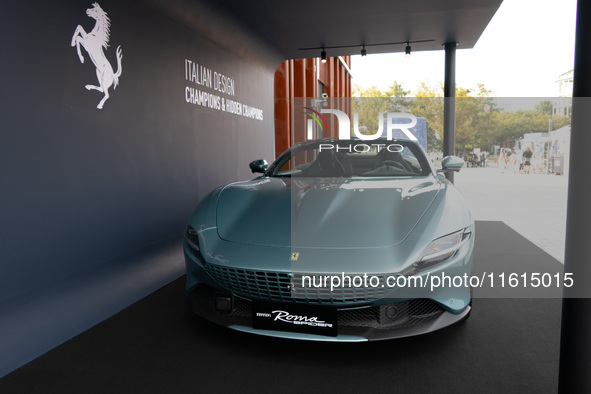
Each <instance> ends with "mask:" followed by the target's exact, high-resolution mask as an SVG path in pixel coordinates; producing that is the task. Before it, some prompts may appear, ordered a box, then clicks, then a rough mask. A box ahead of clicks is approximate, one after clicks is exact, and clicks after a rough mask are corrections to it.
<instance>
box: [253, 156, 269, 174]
mask: <svg viewBox="0 0 591 394" xmlns="http://www.w3.org/2000/svg"><path fill="white" fill-rule="evenodd" d="M248 166H249V167H250V170H251V171H252V172H253V173H255V172H260V173H264V172H265V171H267V168H268V167H269V163H267V160H264V159H260V160H255V161H253V162H251V163H250V164H249V165H248Z"/></svg>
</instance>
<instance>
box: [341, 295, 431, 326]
mask: <svg viewBox="0 0 591 394" xmlns="http://www.w3.org/2000/svg"><path fill="white" fill-rule="evenodd" d="M442 312H443V308H442V307H441V306H440V305H439V304H437V303H435V302H433V301H431V300H428V299H416V300H409V301H403V302H398V303H395V304H389V305H381V306H375V307H370V308H360V309H347V310H340V311H338V314H337V317H338V324H339V326H351V327H369V328H377V329H391V328H401V327H408V326H414V325H416V324H420V323H424V322H425V321H427V320H430V319H434V318H436V317H438V316H439V315H440V314H441V313H442Z"/></svg>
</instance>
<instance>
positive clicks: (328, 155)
mask: <svg viewBox="0 0 591 394" xmlns="http://www.w3.org/2000/svg"><path fill="white" fill-rule="evenodd" d="M430 171H431V169H430V166H429V164H428V162H427V158H426V157H425V155H424V153H423V151H422V149H421V148H420V147H419V146H418V145H416V144H415V143H414V142H411V141H381V140H378V141H361V140H318V141H308V142H304V143H301V144H296V145H294V146H293V147H292V148H291V149H289V150H288V151H286V152H285V153H284V154H283V155H281V156H280V157H279V158H278V159H277V160H276V161H275V163H273V165H272V166H271V168H270V169H269V175H270V176H274V177H384V176H387V177H391V176H395V177H400V176H422V175H427V174H429V172H430Z"/></svg>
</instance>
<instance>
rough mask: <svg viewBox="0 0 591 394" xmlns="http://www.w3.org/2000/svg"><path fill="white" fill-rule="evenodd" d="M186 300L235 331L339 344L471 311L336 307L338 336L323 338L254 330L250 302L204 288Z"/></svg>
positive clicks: (402, 305) (425, 326) (424, 304)
mask: <svg viewBox="0 0 591 394" xmlns="http://www.w3.org/2000/svg"><path fill="white" fill-rule="evenodd" d="M188 300H189V304H190V306H191V309H192V310H193V311H194V312H195V313H197V314H198V315H200V316H201V317H203V318H205V319H206V320H209V321H212V322H214V323H216V324H219V325H222V326H225V327H229V328H232V329H235V330H239V331H244V332H250V333H256V334H260V335H267V336H274V337H282V338H291V339H305V340H319V341H339V342H359V341H367V340H380V339H392V338H402V337H408V336H414V335H419V334H425V333H429V332H432V331H436V330H439V329H441V328H444V327H446V326H449V325H452V324H455V323H458V322H460V321H462V320H464V319H465V318H466V317H467V316H468V315H469V313H470V310H471V309H470V308H471V307H470V306H467V307H466V308H465V309H464V310H463V311H462V312H461V313H458V314H454V313H450V312H448V311H446V310H445V309H444V308H443V307H442V306H441V305H439V304H438V303H436V302H434V301H432V300H429V299H412V300H402V301H400V300H398V301H394V302H391V303H386V304H382V305H379V306H372V305H366V306H358V307H353V308H351V307H345V306H342V307H336V308H337V311H336V312H337V325H338V335H337V336H325V335H315V334H310V333H298V332H291V331H278V330H266V329H255V328H253V303H252V301H251V300H247V299H244V298H241V297H236V296H233V295H231V294H224V293H221V292H219V291H218V290H216V289H214V288H212V287H210V286H208V285H200V286H198V287H197V288H196V289H195V290H194V291H192V292H191V293H189V294H188ZM288 305H289V304H286V306H288ZM327 308H328V307H327Z"/></svg>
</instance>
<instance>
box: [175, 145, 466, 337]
mask: <svg viewBox="0 0 591 394" xmlns="http://www.w3.org/2000/svg"><path fill="white" fill-rule="evenodd" d="M463 164H464V161H463V160H462V159H460V158H458V157H455V156H449V157H446V158H444V159H443V161H442V162H441V168H438V169H436V168H435V166H434V165H433V164H432V163H431V162H430V161H429V160H428V159H427V157H426V154H425V152H424V150H423V149H422V147H421V146H420V145H419V144H418V143H417V142H416V141H413V140H403V139H397V140H392V141H390V140H374V141H363V140H338V139H323V140H315V141H306V142H303V143H299V144H295V145H294V146H292V147H291V148H290V149H288V150H287V151H286V152H284V153H283V154H282V155H280V156H279V157H278V158H277V159H276V160H275V161H274V162H273V163H272V164H271V165H268V163H267V162H266V161H265V160H256V161H253V162H252V163H250V168H251V170H252V172H253V173H259V174H260V176H258V177H257V178H254V179H252V180H248V181H242V182H235V183H232V184H229V185H226V186H223V187H220V188H218V189H216V190H214V191H213V192H211V193H210V194H209V195H207V196H206V197H205V198H204V199H203V200H202V201H201V202H200V203H199V205H198V206H197V208H196V209H195V210H194V212H193V213H192V214H191V216H190V218H189V223H188V226H187V229H186V233H185V241H184V246H183V247H184V254H185V260H186V268H187V279H186V291H187V294H188V298H189V302H190V305H191V307H192V309H193V310H194V311H195V312H196V313H197V314H198V315H200V316H202V317H203V318H205V319H207V320H210V321H212V322H214V323H217V324H220V325H222V326H226V327H230V328H232V329H235V330H240V331H246V332H251V333H257V334H262V335H270V336H278V337H287V338H296V339H308V340H323V341H366V340H376V339H387V338H397V337H404V336H410V335H417V334H423V333H427V332H431V331H435V330H438V329H440V328H443V327H446V326H449V325H451V324H454V323H457V322H460V321H462V320H464V319H466V318H467V317H468V316H469V314H470V311H471V291H470V285H469V280H466V279H467V278H469V277H470V275H471V270H472V254H473V246H474V226H473V222H472V218H471V214H470V211H469V209H468V208H467V205H466V203H465V201H464V199H463V197H462V196H461V195H460V193H459V192H458V191H457V189H455V188H454V186H453V185H452V184H451V183H450V182H449V181H448V180H447V179H446V178H445V176H444V175H443V174H442V173H443V172H446V171H459V169H460V168H461V167H462V166H463Z"/></svg>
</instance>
